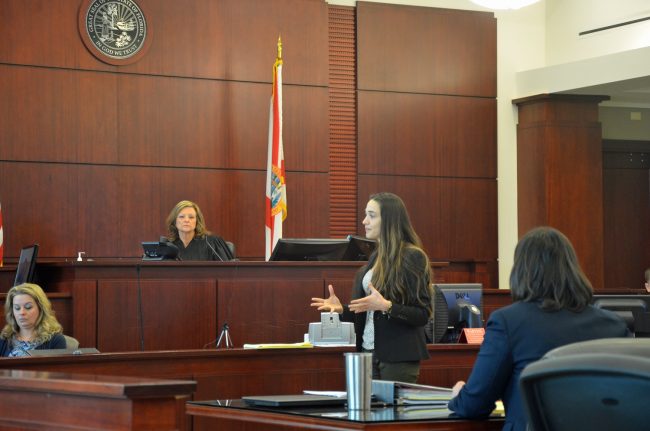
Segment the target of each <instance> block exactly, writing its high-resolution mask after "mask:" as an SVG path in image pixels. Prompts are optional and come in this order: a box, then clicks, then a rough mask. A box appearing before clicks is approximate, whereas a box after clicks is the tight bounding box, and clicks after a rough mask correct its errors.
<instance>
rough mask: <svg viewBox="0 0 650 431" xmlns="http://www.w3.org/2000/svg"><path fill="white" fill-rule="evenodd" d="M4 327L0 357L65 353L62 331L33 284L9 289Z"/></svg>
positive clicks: (44, 297)
mask: <svg viewBox="0 0 650 431" xmlns="http://www.w3.org/2000/svg"><path fill="white" fill-rule="evenodd" d="M5 320H6V322H7V324H6V325H5V327H4V328H3V329H2V332H0V357H6V356H9V357H15V356H27V351H29V350H34V349H39V350H40V349H65V348H66V341H65V337H64V336H63V333H62V332H63V328H62V327H61V324H59V322H58V321H57V320H56V317H54V311H52V304H51V303H50V300H49V299H47V296H46V295H45V292H43V289H41V287H40V286H38V285H36V284H30V283H23V284H19V285H18V286H14V287H12V288H11V289H10V290H9V292H8V293H7V300H6V302H5Z"/></svg>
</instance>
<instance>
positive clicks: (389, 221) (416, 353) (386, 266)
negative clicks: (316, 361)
mask: <svg viewBox="0 0 650 431" xmlns="http://www.w3.org/2000/svg"><path fill="white" fill-rule="evenodd" d="M363 225H364V227H365V230H366V237H367V238H369V239H375V240H377V249H376V251H375V252H374V253H373V254H372V256H370V259H369V261H368V264H367V265H366V266H364V267H363V268H361V269H360V270H359V272H358V273H357V275H356V277H355V281H354V287H353V290H352V301H350V304H349V305H342V304H341V301H340V300H339V299H338V297H337V296H336V294H335V293H334V287H333V286H331V285H330V286H329V287H328V288H329V293H330V296H329V298H312V303H311V306H312V307H316V308H317V309H318V310H326V311H332V312H337V313H340V314H341V320H343V321H348V322H354V329H355V333H356V339H357V350H359V351H365V352H372V353H373V378H375V379H382V380H396V381H402V382H415V381H417V378H418V376H419V374H420V361H421V360H422V359H426V358H428V357H429V354H428V352H427V347H426V341H425V336H424V325H425V324H426V323H427V322H428V320H429V318H430V316H431V308H432V306H431V297H432V292H431V279H432V274H431V266H430V264H429V258H428V257H427V255H426V253H425V252H424V250H422V245H421V242H420V238H419V237H418V236H417V234H416V233H415V231H414V230H413V226H411V221H410V219H409V215H408V212H407V211H406V207H405V206H404V202H402V200H401V199H400V198H399V197H398V196H396V195H394V194H392V193H378V194H375V195H373V196H371V197H370V200H369V201H368V204H367V205H366V217H365V218H364V219H363Z"/></svg>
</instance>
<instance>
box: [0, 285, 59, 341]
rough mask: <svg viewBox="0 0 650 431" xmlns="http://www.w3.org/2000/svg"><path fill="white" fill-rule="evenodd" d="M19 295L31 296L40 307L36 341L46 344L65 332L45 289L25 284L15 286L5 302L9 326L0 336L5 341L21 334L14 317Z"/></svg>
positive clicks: (7, 325)
mask: <svg viewBox="0 0 650 431" xmlns="http://www.w3.org/2000/svg"><path fill="white" fill-rule="evenodd" d="M17 295H28V296H30V297H31V298H32V299H33V300H34V302H36V305H37V306H38V319H37V320H36V324H35V325H34V332H35V334H36V336H35V337H34V341H37V342H39V343H44V342H46V341H48V340H49V339H51V338H52V336H53V335H54V334H60V333H62V332H63V328H62V327H61V324H60V323H59V322H58V320H56V317H55V315H54V310H52V304H51V303H50V300H49V299H47V295H45V292H43V289H41V287H40V286H39V285H37V284H31V283H23V284H19V285H18V286H14V287H12V288H11V289H9V292H7V299H6V300H5V321H6V322H7V324H6V325H5V327H4V328H3V329H2V333H1V334H0V336H1V337H2V338H4V339H7V340H8V339H11V338H12V337H13V336H14V335H17V334H18V333H20V326H18V322H16V317H15V316H14V311H13V308H14V298H15V297H16V296H17Z"/></svg>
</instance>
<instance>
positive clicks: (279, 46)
mask: <svg viewBox="0 0 650 431" xmlns="http://www.w3.org/2000/svg"><path fill="white" fill-rule="evenodd" d="M278 59H280V60H282V38H281V37H280V36H278Z"/></svg>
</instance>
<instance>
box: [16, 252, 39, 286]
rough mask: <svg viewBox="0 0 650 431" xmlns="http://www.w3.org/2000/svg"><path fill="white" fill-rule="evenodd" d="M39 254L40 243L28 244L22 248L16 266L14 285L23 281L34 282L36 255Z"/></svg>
mask: <svg viewBox="0 0 650 431" xmlns="http://www.w3.org/2000/svg"><path fill="white" fill-rule="evenodd" d="M37 255H38V244H32V245H28V246H26V247H23V248H22V250H20V258H19V259H18V265H17V266H16V277H15V278H14V286H18V285H19V284H23V283H33V282H34V271H35V269H36V256H37Z"/></svg>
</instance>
